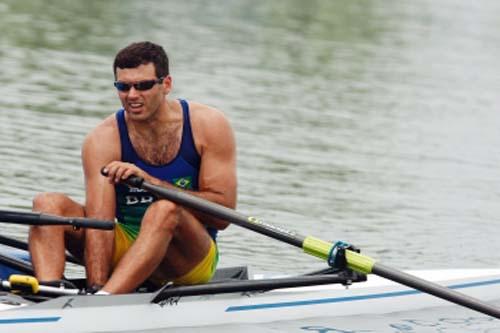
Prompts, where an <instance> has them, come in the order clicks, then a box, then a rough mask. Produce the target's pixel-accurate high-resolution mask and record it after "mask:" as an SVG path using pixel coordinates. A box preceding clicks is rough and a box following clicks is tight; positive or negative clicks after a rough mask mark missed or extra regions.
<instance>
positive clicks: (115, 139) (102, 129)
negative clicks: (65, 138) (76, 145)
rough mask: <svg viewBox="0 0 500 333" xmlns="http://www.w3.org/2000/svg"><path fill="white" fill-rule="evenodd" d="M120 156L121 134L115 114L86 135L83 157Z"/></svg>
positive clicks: (116, 157)
mask: <svg viewBox="0 0 500 333" xmlns="http://www.w3.org/2000/svg"><path fill="white" fill-rule="evenodd" d="M98 156H102V157H103V158H104V159H110V158H111V159H119V158H120V134H119V131H118V125H117V123H116V118H115V116H114V115H110V116H109V117H107V118H106V119H104V120H103V121H101V122H100V123H99V124H98V125H97V126H96V127H94V128H93V129H92V130H91V131H90V132H89V133H88V134H87V136H86V137H85V140H84V142H83V146H82V158H83V159H85V158H90V159H94V158H98Z"/></svg>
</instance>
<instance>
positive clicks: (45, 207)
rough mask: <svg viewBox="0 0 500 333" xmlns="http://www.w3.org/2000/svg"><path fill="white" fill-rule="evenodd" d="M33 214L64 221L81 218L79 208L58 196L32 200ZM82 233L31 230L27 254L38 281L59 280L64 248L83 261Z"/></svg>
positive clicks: (69, 229)
mask: <svg viewBox="0 0 500 333" xmlns="http://www.w3.org/2000/svg"><path fill="white" fill-rule="evenodd" d="M33 211H36V212H41V213H46V214H53V215H59V216H68V217H83V216H85V211H84V208H83V206H82V205H80V204H78V203H77V202H75V201H73V200H71V199H70V198H69V197H68V196H66V195H64V194H61V193H41V194H38V195H37V196H36V197H35V198H34V199H33ZM83 240H84V232H83V230H78V231H77V230H74V229H73V228H72V227H71V226H31V227H30V231H29V250H30V254H31V260H32V263H33V266H34V269H35V275H36V277H37V278H38V279H39V280H40V281H51V280H58V279H61V278H62V277H63V274H64V265H65V262H66V259H65V250H66V248H68V249H69V250H70V252H72V254H73V255H75V256H77V257H78V258H79V259H82V258H83Z"/></svg>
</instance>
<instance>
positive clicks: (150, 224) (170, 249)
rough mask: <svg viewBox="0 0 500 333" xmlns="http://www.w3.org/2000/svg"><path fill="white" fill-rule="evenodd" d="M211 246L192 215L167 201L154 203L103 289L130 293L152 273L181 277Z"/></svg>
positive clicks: (202, 228) (207, 237) (202, 257)
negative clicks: (135, 237)
mask: <svg viewBox="0 0 500 333" xmlns="http://www.w3.org/2000/svg"><path fill="white" fill-rule="evenodd" d="M211 243H212V240H211V238H210V236H209V234H208V233H207V231H206V229H205V227H204V226H203V225H202V224H201V223H200V222H199V221H198V220H197V219H196V218H195V217H194V216H193V215H192V214H190V213H189V212H188V211H186V210H185V209H183V208H181V207H178V206H177V205H175V204H174V203H172V202H170V201H167V200H159V201H156V202H154V203H153V204H152V205H151V206H150V207H149V208H148V210H147V211H146V214H145V215H144V218H143V220H142V224H141V230H140V232H139V236H138V237H137V239H136V241H135V242H134V244H133V245H132V246H131V247H130V249H129V250H128V251H127V253H125V255H124V256H123V258H122V259H121V260H120V262H119V263H118V265H117V266H116V268H115V270H114V271H113V274H112V276H111V278H110V279H109V281H108V283H106V285H105V286H104V288H103V289H104V290H105V291H107V292H110V293H126V292H131V291H133V290H134V289H135V288H137V287H138V286H139V285H140V284H141V283H142V282H144V281H145V280H146V279H147V278H148V277H149V276H150V275H151V274H152V273H153V272H155V276H161V277H162V278H172V279H173V278H176V277H179V276H182V275H184V274H186V273H187V272H189V271H190V270H191V269H192V268H193V267H195V266H196V265H197V264H198V263H199V262H200V261H202V260H203V259H204V258H205V256H206V255H207V253H208V251H209V249H210V246H211Z"/></svg>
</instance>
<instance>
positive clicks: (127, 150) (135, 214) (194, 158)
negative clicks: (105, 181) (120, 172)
mask: <svg viewBox="0 0 500 333" xmlns="http://www.w3.org/2000/svg"><path fill="white" fill-rule="evenodd" d="M179 101H180V103H181V106H182V114H183V125H182V141H181V145H180V148H179V151H178V153H177V156H176V157H175V158H174V159H173V160H172V161H170V162H169V163H167V164H164V165H151V164H149V163H147V162H145V161H144V160H142V159H141V158H140V157H139V155H138V154H137V152H136V151H135V149H134V147H133V146H132V143H131V141H130V137H129V135H128V129H127V124H126V122H125V111H124V110H123V109H121V110H119V111H118V112H117V113H116V121H117V122H118V128H119V131H120V141H121V155H122V156H121V160H122V161H123V162H128V163H132V164H135V165H136V166H138V167H139V168H140V169H142V170H144V171H145V172H147V173H148V174H150V175H151V176H153V177H155V178H158V179H161V180H163V181H167V182H169V183H171V184H173V185H175V186H178V187H180V188H183V189H187V190H194V191H196V190H198V175H199V170H200V156H199V154H198V152H197V151H196V147H195V145H194V139H193V134H192V130H191V123H190V120H189V105H188V103H187V102H186V101H185V100H179ZM115 190H116V218H117V220H118V223H119V226H120V227H121V229H122V230H123V231H124V232H125V234H126V235H127V237H128V238H129V239H136V238H137V235H138V233H139V229H140V226H141V220H142V218H143V216H144V214H145V212H146V209H147V208H148V207H149V205H150V204H151V203H153V202H154V201H155V197H154V196H152V195H151V194H150V193H148V192H146V191H144V190H142V189H137V188H130V187H128V186H126V185H123V184H117V185H115ZM207 231H208V232H209V234H210V236H212V238H213V239H214V240H215V238H216V236H217V230H216V229H214V228H211V227H207Z"/></svg>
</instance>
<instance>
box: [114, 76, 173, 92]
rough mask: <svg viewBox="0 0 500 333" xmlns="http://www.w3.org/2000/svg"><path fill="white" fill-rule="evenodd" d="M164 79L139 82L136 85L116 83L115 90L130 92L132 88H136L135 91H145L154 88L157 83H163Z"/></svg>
mask: <svg viewBox="0 0 500 333" xmlns="http://www.w3.org/2000/svg"><path fill="white" fill-rule="evenodd" d="M163 79H164V77H160V78H159V79H155V80H146V81H139V82H136V83H125V82H121V81H115V82H114V85H115V88H116V89H118V91H129V90H130V88H132V87H134V88H135V90H140V91H145V90H149V89H151V88H153V86H154V85H155V84H157V83H162V82H163Z"/></svg>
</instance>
